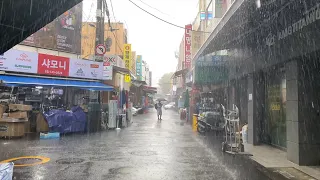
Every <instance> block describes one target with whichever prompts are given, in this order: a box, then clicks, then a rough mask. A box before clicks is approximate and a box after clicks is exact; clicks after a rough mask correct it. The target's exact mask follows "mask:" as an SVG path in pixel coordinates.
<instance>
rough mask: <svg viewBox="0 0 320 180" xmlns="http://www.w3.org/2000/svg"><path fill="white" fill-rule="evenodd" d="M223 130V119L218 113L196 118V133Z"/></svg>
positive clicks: (204, 114) (207, 113)
mask: <svg viewBox="0 0 320 180" xmlns="http://www.w3.org/2000/svg"><path fill="white" fill-rule="evenodd" d="M223 130H224V122H223V117H222V115H221V114H220V113H219V112H205V113H203V115H202V116H198V121H197V131H198V132H199V133H201V134H204V133H206V132H212V131H214V132H216V133H218V132H222V131H223Z"/></svg>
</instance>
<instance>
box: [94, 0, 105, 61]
mask: <svg viewBox="0 0 320 180" xmlns="http://www.w3.org/2000/svg"><path fill="white" fill-rule="evenodd" d="M103 8H104V6H103V0H97V12H96V17H97V25H96V46H95V49H96V47H97V46H98V45H99V44H104V11H103ZM95 55H96V56H95V61H103V56H97V54H95Z"/></svg>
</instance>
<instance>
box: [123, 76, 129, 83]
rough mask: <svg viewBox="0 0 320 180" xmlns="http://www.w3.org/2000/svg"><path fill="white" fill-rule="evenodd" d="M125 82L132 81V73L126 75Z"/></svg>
mask: <svg viewBox="0 0 320 180" xmlns="http://www.w3.org/2000/svg"><path fill="white" fill-rule="evenodd" d="M124 82H127V83H128V82H131V76H130V74H126V75H125V76H124Z"/></svg>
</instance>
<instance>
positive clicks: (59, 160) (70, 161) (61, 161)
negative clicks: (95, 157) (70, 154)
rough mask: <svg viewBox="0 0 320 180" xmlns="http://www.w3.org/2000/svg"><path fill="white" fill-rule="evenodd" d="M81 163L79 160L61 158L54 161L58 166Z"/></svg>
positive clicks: (81, 160) (82, 160)
mask: <svg viewBox="0 0 320 180" xmlns="http://www.w3.org/2000/svg"><path fill="white" fill-rule="evenodd" d="M82 162H84V159H81V158H63V159H58V160H57V161H56V163H58V164H79V163H82Z"/></svg>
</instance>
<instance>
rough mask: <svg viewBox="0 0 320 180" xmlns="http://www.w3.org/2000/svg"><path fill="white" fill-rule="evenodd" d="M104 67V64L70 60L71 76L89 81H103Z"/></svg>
mask: <svg viewBox="0 0 320 180" xmlns="http://www.w3.org/2000/svg"><path fill="white" fill-rule="evenodd" d="M102 66H103V63H102V62H94V61H86V60H81V59H70V67H69V76H70V77H79V78H88V79H102Z"/></svg>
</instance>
